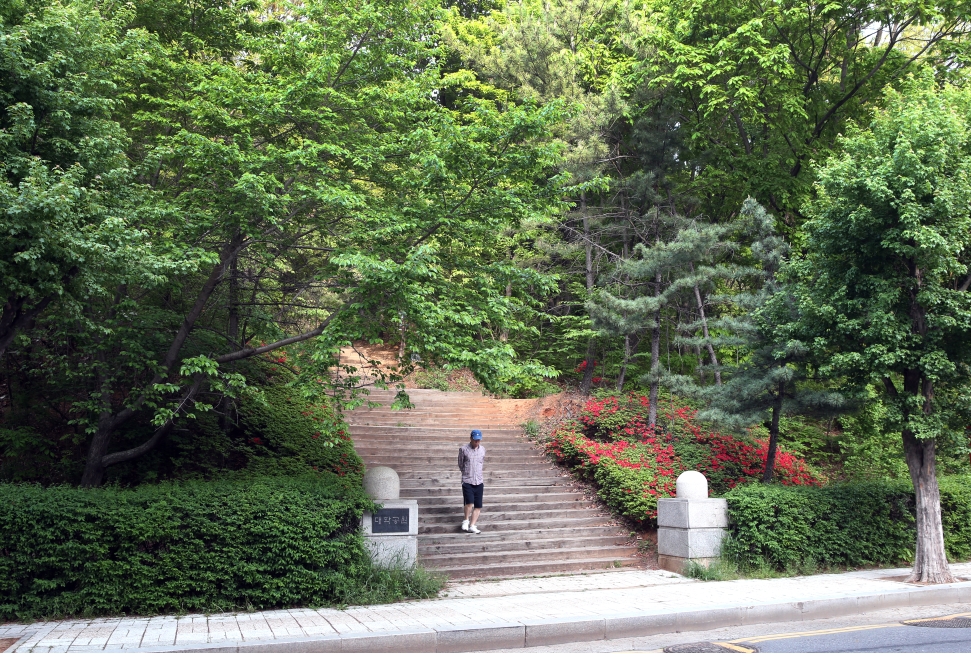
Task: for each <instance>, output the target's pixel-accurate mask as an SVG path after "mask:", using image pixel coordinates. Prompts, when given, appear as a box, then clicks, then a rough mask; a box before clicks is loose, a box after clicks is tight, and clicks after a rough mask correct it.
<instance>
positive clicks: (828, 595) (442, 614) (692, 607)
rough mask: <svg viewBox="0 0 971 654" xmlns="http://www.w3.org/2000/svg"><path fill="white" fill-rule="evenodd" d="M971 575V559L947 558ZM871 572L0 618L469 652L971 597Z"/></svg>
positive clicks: (108, 643) (148, 644)
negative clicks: (51, 618)
mask: <svg viewBox="0 0 971 654" xmlns="http://www.w3.org/2000/svg"><path fill="white" fill-rule="evenodd" d="M952 569H953V570H954V572H955V573H956V574H957V575H959V576H961V577H971V563H964V564H956V565H953V566H952ZM907 572H908V571H907V570H904V569H897V570H868V571H864V572H849V573H844V574H833V575H815V576H811V577H792V578H785V579H740V580H737V581H722V582H699V581H694V580H691V579H685V578H683V577H679V576H677V575H673V574H671V573H668V572H664V571H617V572H606V573H599V574H586V575H571V576H563V577H541V578H531V579H510V580H502V581H491V582H490V581H481V582H476V583H466V584H462V585H456V586H454V587H452V588H449V589H447V590H446V591H445V592H444V593H443V595H442V597H440V598H438V599H432V600H423V601H415V602H403V603H399V604H386V605H378V606H362V607H352V608H348V609H346V610H343V611H341V610H337V609H318V610H311V609H292V610H281V611H259V612H255V613H235V614H228V613H227V614H218V615H209V616H206V615H184V616H179V617H174V616H163V617H155V618H105V619H97V620H67V621H60V622H40V623H35V624H31V625H18V624H6V625H0V639H5V638H18V639H19V640H18V642H17V643H16V644H15V645H14V646H13V648H12V649H10V650H8V651H16V652H93V651H98V652H101V651H142V652H161V651H207V652H217V651H223V652H236V651H263V652H268V651H272V652H307V651H313V652H340V651H343V652H377V651H398V652H402V651H430V652H433V651H438V652H445V651H451V652H455V651H473V650H485V649H505V648H516V647H524V646H534V645H553V644H557V643H566V642H575V641H583V640H599V639H603V638H625V637H633V636H647V635H651V634H658V633H670V632H674V631H692V630H701V629H711V628H715V627H720V626H728V625H741V624H758V623H765V622H777V621H792V620H809V619H816V618H821V617H831V616H838V615H847V614H852V613H860V612H864V611H872V610H877V609H885V608H894V607H904V606H921V605H931V604H949V603H957V602H969V601H971V581H966V582H959V583H955V584H948V585H943V586H914V585H910V584H904V583H901V582H899V581H894V580H892V579H887V578H888V577H899V576H900V575H904V574H906V573H907Z"/></svg>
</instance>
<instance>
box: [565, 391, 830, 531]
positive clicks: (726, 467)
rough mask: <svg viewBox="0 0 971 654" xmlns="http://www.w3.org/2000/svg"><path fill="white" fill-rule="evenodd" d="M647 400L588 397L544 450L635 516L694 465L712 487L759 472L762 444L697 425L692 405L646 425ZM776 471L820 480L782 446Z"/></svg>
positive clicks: (799, 479)
mask: <svg viewBox="0 0 971 654" xmlns="http://www.w3.org/2000/svg"><path fill="white" fill-rule="evenodd" d="M649 406H650V405H649V402H648V399H647V398H646V397H643V396H639V395H628V396H622V397H617V396H610V397H605V398H598V399H593V400H590V401H589V402H587V404H586V405H585V406H584V409H583V411H582V412H581V414H580V415H579V417H578V418H577V419H576V420H571V421H569V422H566V423H564V424H563V425H561V426H560V427H559V428H557V429H556V430H555V431H554V432H553V434H552V437H551V438H550V440H549V441H548V442H547V443H546V450H547V452H548V453H550V454H552V455H553V456H554V457H555V458H556V459H557V460H558V461H559V462H560V463H562V464H564V465H567V466H569V467H571V468H573V469H574V470H575V471H576V472H578V473H579V474H581V475H583V476H585V477H587V478H589V479H592V480H593V481H595V482H596V484H597V486H598V487H599V494H600V497H601V498H602V499H603V500H604V501H605V502H606V503H607V505H608V506H610V507H611V508H612V509H614V510H615V511H617V512H618V513H620V514H621V515H624V516H626V517H628V518H631V519H633V520H635V521H639V522H653V521H654V520H656V519H657V500H658V498H659V497H673V496H674V494H675V481H676V480H677V477H678V475H679V474H681V473H682V472H683V471H685V470H698V471H700V472H702V473H703V474H704V475H705V476H706V477H707V478H708V483H709V486H710V488H711V491H712V493H713V494H716V495H720V494H723V493H725V492H726V491H728V490H729V489H731V488H734V487H735V486H738V485H739V484H743V483H746V482H751V481H756V480H758V479H760V478H761V475H762V470H763V468H764V466H765V460H766V456H767V454H768V443H767V442H765V441H763V440H758V439H755V440H752V441H747V440H744V439H741V438H738V437H735V436H730V435H726V434H719V433H717V432H711V431H708V430H705V429H703V428H702V427H701V426H700V425H698V424H697V423H696V422H695V413H696V412H695V411H694V410H693V409H691V408H689V407H681V408H679V409H676V410H674V411H671V412H668V413H665V414H663V415H662V416H659V421H658V425H657V426H655V427H649V426H648V424H647V411H648V408H649ZM775 477H776V479H777V480H778V481H779V482H780V483H782V484H783V485H790V486H791V485H819V483H820V481H819V479H818V478H817V477H816V475H815V474H814V473H813V471H812V470H811V469H810V468H809V466H808V465H807V464H806V463H805V461H803V460H801V459H799V458H798V457H795V456H793V455H792V454H791V453H789V452H786V451H785V450H783V449H781V448H780V449H779V450H778V452H777V454H776V464H775Z"/></svg>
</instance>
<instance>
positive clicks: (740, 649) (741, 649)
mask: <svg viewBox="0 0 971 654" xmlns="http://www.w3.org/2000/svg"><path fill="white" fill-rule="evenodd" d="M712 645H718V646H719V647H724V648H725V649H730V650H732V651H733V652H742V653H743V654H752V652H757V651H758V650H755V649H752V648H751V647H742V646H740V645H735V644H734V643H715V642H713V643H712Z"/></svg>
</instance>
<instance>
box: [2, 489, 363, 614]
mask: <svg viewBox="0 0 971 654" xmlns="http://www.w3.org/2000/svg"><path fill="white" fill-rule="evenodd" d="M359 485H360V484H359V480H356V479H354V480H350V479H343V478H340V477H337V476H336V475H333V474H323V475H319V476H305V477H297V478H293V477H275V478H247V479H239V480H221V481H212V482H187V483H181V484H160V485H157V486H141V487H138V488H136V489H134V490H119V489H116V488H101V489H94V490H81V489H77V488H72V487H64V486H62V487H52V488H41V487H40V486H35V485H19V484H0V619H4V620H31V619H36V618H38V617H54V616H72V615H78V616H89V615H107V614H115V615H117V614H157V613H172V612H186V611H190V612H191V611H199V612H211V611H225V610H232V609H237V608H238V609H247V608H255V609H264V608H270V607H284V606H292V605H295V604H305V605H322V604H327V603H329V602H333V601H335V599H337V598H340V597H342V596H344V595H345V594H346V591H347V590H348V588H349V587H350V586H352V585H353V584H354V583H355V582H354V578H355V576H356V575H359V574H364V573H366V572H367V570H368V569H369V562H368V556H367V553H366V550H365V548H364V543H363V539H362V537H361V535H360V533H359V529H358V526H359V524H360V516H361V513H362V511H363V510H365V508H367V507H369V506H371V503H370V501H369V500H368V499H367V497H366V495H365V494H364V492H363V490H361V489H360V488H359Z"/></svg>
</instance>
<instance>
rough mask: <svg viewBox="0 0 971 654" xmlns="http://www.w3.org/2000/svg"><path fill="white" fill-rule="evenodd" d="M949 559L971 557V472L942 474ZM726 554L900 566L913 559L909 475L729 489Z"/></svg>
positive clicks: (783, 562)
mask: <svg viewBox="0 0 971 654" xmlns="http://www.w3.org/2000/svg"><path fill="white" fill-rule="evenodd" d="M940 487H941V514H942V517H943V521H944V541H945V546H946V549H947V555H948V557H949V558H950V559H951V560H952V561H953V560H967V559H968V558H971V529H969V527H968V525H969V524H971V477H968V476H963V477H957V476H955V477H945V478H943V479H942V480H941V484H940ZM726 498H727V499H728V511H729V515H730V518H731V528H730V529H731V539H729V540H728V541H727V542H726V545H725V548H724V550H723V554H722V556H723V558H725V559H727V560H728V561H734V562H736V563H737V564H738V565H739V566H740V568H741V569H742V570H757V569H760V568H768V569H770V570H776V571H789V572H792V571H800V570H805V569H807V567H813V566H821V567H824V568H825V567H859V566H869V565H884V566H886V565H897V564H900V563H905V562H909V561H912V560H913V556H914V550H913V547H914V539H915V520H914V501H915V500H914V491H913V487H912V486H911V485H910V484H909V483H908V482H906V481H877V480H873V481H859V482H850V483H841V484H833V485H830V486H823V487H818V488H817V487H806V486H800V487H794V486H790V487H786V486H776V485H768V486H766V485H751V486H742V487H738V488H736V489H734V490H732V491H731V492H730V493H728V494H727V495H726Z"/></svg>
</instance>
